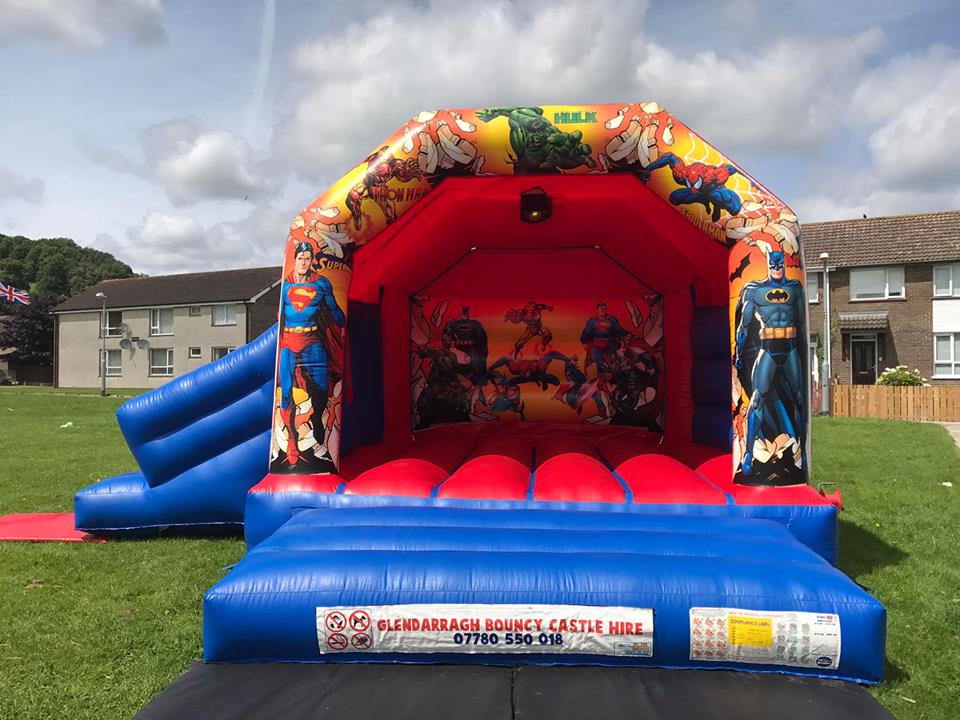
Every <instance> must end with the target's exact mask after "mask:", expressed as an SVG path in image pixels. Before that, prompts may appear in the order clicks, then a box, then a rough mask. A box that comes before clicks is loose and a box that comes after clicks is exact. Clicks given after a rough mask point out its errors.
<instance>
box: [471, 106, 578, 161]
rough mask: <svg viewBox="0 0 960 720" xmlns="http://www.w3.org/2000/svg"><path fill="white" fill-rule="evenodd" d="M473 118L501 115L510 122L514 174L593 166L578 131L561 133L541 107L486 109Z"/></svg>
mask: <svg viewBox="0 0 960 720" xmlns="http://www.w3.org/2000/svg"><path fill="white" fill-rule="evenodd" d="M477 117H478V118H479V119H480V120H482V121H483V122H490V121H491V120H493V119H494V118H498V117H505V118H507V122H509V123H510V147H511V148H513V152H514V154H515V157H513V158H511V161H512V162H513V172H514V174H515V175H529V174H534V173H558V172H560V171H561V170H573V169H575V168H578V167H580V166H581V165H586V166H587V167H588V168H593V167H596V165H597V163H596V161H595V160H594V159H593V158H592V157H590V152H591V151H590V146H589V145H585V144H584V143H582V142H581V140H582V139H583V133H582V132H580V131H579V130H574V131H573V132H564V131H563V130H560V129H558V128H556V127H554V125H553V124H552V123H551V122H550V121H549V120H547V119H546V118H545V117H543V108H538V107H519V108H486V109H485V110H478V111H477Z"/></svg>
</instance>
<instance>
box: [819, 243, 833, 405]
mask: <svg viewBox="0 0 960 720" xmlns="http://www.w3.org/2000/svg"><path fill="white" fill-rule="evenodd" d="M829 261H830V253H826V252H822V253H820V262H821V263H822V264H823V337H824V341H823V371H822V375H821V378H820V410H821V412H822V413H823V414H824V415H829V414H830V350H831V347H830V346H831V345H832V338H831V337H830V268H829V267H828V265H827V263H828V262H829Z"/></svg>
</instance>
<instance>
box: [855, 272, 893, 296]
mask: <svg viewBox="0 0 960 720" xmlns="http://www.w3.org/2000/svg"><path fill="white" fill-rule="evenodd" d="M903 296H904V295H903V268H902V267H892V268H862V269H858V270H851V271H850V299H851V300H886V299H888V298H902V297H903Z"/></svg>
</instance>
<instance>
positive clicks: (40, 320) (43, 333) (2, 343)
mask: <svg viewBox="0 0 960 720" xmlns="http://www.w3.org/2000/svg"><path fill="white" fill-rule="evenodd" d="M57 302H58V300H57V299H56V298H51V297H48V298H33V299H32V301H31V303H30V304H29V305H23V304H22V303H13V306H12V309H11V308H7V309H8V311H9V312H8V313H7V317H6V318H4V322H2V323H0V348H14V352H13V354H12V355H10V356H9V358H10V359H11V360H13V361H15V362H19V363H23V364H25V365H52V364H53V314H52V311H53V308H54V307H55V306H56V305H57ZM0 303H2V304H3V305H9V304H10V303H7V302H6V301H2V300H0Z"/></svg>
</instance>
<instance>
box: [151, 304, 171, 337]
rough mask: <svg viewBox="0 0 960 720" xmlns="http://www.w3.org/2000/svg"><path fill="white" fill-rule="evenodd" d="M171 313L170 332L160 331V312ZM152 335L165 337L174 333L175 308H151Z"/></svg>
mask: <svg viewBox="0 0 960 720" xmlns="http://www.w3.org/2000/svg"><path fill="white" fill-rule="evenodd" d="M165 312H168V313H170V332H161V331H160V313H165ZM150 335H151V336H152V337H164V336H167V335H173V308H151V309H150Z"/></svg>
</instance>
